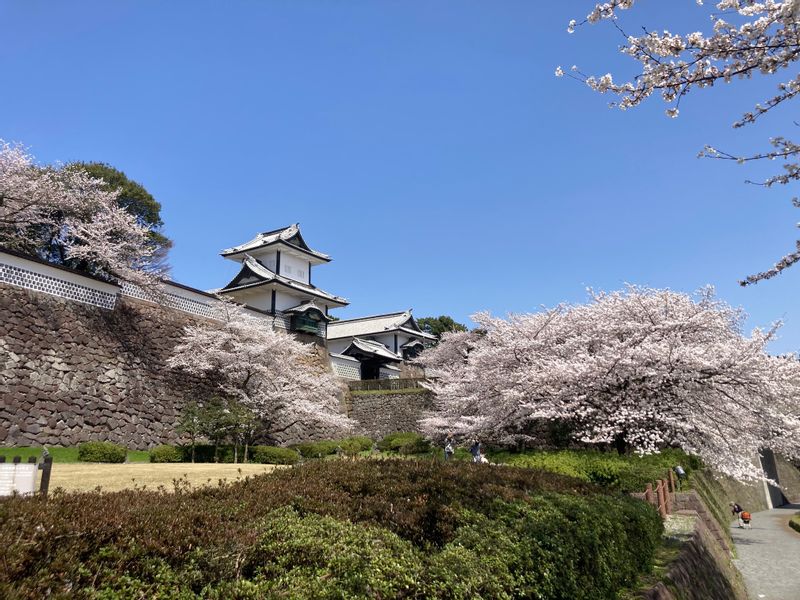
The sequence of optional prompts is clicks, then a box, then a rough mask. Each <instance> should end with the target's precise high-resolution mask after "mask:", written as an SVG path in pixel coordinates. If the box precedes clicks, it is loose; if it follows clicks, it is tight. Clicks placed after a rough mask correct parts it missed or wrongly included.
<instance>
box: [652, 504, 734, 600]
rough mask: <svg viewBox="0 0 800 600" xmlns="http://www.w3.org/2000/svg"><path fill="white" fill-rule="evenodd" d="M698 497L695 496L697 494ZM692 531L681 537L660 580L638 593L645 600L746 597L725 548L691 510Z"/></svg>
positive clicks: (697, 599)
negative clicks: (671, 560) (676, 551)
mask: <svg viewBox="0 0 800 600" xmlns="http://www.w3.org/2000/svg"><path fill="white" fill-rule="evenodd" d="M697 500H699V497H698V498H697ZM679 514H680V515H682V516H685V517H694V531H693V532H692V533H691V534H690V535H689V536H688V538H687V539H685V540H684V542H683V544H682V546H681V549H680V553H679V555H678V557H677V558H676V559H675V560H674V561H673V562H672V563H670V564H669V567H668V569H667V573H666V575H665V576H664V578H663V581H662V582H660V583H658V584H657V585H656V586H655V587H653V588H652V589H651V590H649V591H647V592H646V593H644V594H642V597H643V598H647V599H648V600H747V591H746V590H745V587H744V584H743V582H742V577H741V575H740V574H739V571H738V570H737V569H736V567H735V566H734V565H733V562H732V561H731V555H730V553H729V552H728V550H727V548H725V547H723V546H722V545H720V544H719V541H718V539H717V538H716V536H715V535H714V534H713V533H712V531H710V530H709V528H708V527H707V526H706V519H703V518H701V517H700V516H699V515H698V514H697V513H696V512H694V511H681V512H680V513H679Z"/></svg>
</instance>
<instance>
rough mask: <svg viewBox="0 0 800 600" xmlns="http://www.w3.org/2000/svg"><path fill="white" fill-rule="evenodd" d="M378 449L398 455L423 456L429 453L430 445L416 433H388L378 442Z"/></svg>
mask: <svg viewBox="0 0 800 600" xmlns="http://www.w3.org/2000/svg"><path fill="white" fill-rule="evenodd" d="M378 449H380V450H383V451H384V452H399V453H400V454H424V453H426V452H430V449H431V445H430V443H429V442H428V441H427V440H425V438H424V437H422V436H421V435H420V434H418V433H413V432H410V431H399V432H397V433H390V434H389V435H387V436H386V437H384V438H383V439H382V440H381V441H380V442H378Z"/></svg>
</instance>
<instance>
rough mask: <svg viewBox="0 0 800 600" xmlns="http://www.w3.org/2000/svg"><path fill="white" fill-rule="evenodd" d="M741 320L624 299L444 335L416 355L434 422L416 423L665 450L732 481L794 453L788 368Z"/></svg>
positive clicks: (795, 369) (799, 413) (794, 386)
mask: <svg viewBox="0 0 800 600" xmlns="http://www.w3.org/2000/svg"><path fill="white" fill-rule="evenodd" d="M744 317H745V315H744V314H743V313H742V312H741V311H740V310H737V309H733V308H731V307H730V306H728V305H726V304H724V303H722V302H720V301H719V300H716V299H715V298H714V295H713V290H711V289H706V290H703V291H701V292H699V293H698V294H697V295H696V296H694V297H692V296H689V295H687V294H682V293H676V292H671V291H667V290H655V289H647V288H638V287H629V288H627V289H626V290H624V291H621V292H615V293H603V294H592V295H591V299H590V302H588V303H587V304H580V305H562V306H558V307H556V308H553V309H550V310H543V311H542V312H538V313H534V314H522V315H511V316H510V317H508V318H507V319H501V318H497V317H492V316H491V315H489V314H488V313H479V314H477V315H475V316H473V317H472V318H473V320H474V321H475V322H476V323H477V324H478V327H477V328H476V329H475V330H473V331H470V332H466V333H453V334H445V335H444V336H443V339H442V341H441V343H440V344H439V345H438V346H436V347H435V348H432V349H430V350H426V351H425V353H423V355H422V361H423V363H424V364H425V367H426V371H427V373H428V374H429V376H431V377H432V378H433V380H432V381H433V383H431V384H430V385H431V388H432V390H433V391H434V392H435V395H436V400H435V408H434V410H433V411H432V412H431V413H430V414H429V415H427V416H426V418H425V419H423V421H422V422H421V424H422V426H423V429H424V430H425V431H426V432H427V433H429V434H431V435H442V434H443V433H444V432H447V431H451V432H455V433H459V434H461V435H470V436H479V437H481V438H484V439H487V440H494V441H496V442H500V443H516V442H519V441H526V440H530V439H531V436H532V435H535V434H533V433H531V432H532V431H535V428H533V429H532V426H533V425H535V424H536V423H541V422H548V421H558V422H562V423H567V424H569V426H570V428H571V430H572V431H573V434H574V436H575V438H576V439H577V440H580V441H582V442H586V443H592V444H604V445H606V444H614V445H616V447H617V449H618V450H631V451H636V452H640V453H652V452H657V451H658V450H660V449H661V448H664V447H667V446H677V447H680V448H682V449H684V450H685V451H687V452H690V453H693V454H696V455H698V456H700V457H701V458H702V459H703V460H705V461H706V462H707V463H708V464H709V465H712V466H714V467H715V468H717V469H719V470H720V471H722V472H725V473H727V474H730V475H732V476H734V477H738V478H748V477H752V476H755V475H756V474H757V471H756V469H755V467H754V465H753V462H752V461H753V459H754V457H755V456H756V455H757V454H758V452H759V449H760V448H764V447H772V448H773V449H776V450H779V451H781V452H783V453H785V454H787V455H788V456H790V457H792V456H797V455H798V453H800V401H798V399H799V398H800V362H798V361H797V359H796V357H794V356H784V357H775V356H770V355H769V354H767V352H766V351H765V345H766V344H767V342H768V341H769V340H770V339H772V337H773V336H774V335H775V331H776V329H777V326H776V327H773V328H772V329H770V330H769V331H761V330H755V331H753V332H752V334H751V335H750V336H749V337H746V336H744V335H743V334H742V322H743V319H744Z"/></svg>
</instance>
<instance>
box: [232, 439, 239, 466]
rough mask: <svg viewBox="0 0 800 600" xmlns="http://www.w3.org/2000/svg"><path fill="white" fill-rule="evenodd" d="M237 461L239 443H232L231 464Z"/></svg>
mask: <svg viewBox="0 0 800 600" xmlns="http://www.w3.org/2000/svg"><path fill="white" fill-rule="evenodd" d="M238 462H239V444H236V443H234V444H233V464H236V463H238Z"/></svg>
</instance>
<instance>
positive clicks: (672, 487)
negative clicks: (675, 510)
mask: <svg viewBox="0 0 800 600" xmlns="http://www.w3.org/2000/svg"><path fill="white" fill-rule="evenodd" d="M669 488H670V490H672V493H673V494H674V493H675V491H676V487H675V472H674V471H673V470H672V469H670V470H669Z"/></svg>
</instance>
